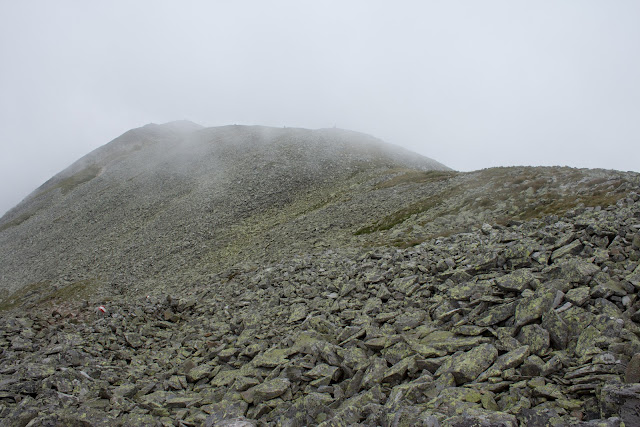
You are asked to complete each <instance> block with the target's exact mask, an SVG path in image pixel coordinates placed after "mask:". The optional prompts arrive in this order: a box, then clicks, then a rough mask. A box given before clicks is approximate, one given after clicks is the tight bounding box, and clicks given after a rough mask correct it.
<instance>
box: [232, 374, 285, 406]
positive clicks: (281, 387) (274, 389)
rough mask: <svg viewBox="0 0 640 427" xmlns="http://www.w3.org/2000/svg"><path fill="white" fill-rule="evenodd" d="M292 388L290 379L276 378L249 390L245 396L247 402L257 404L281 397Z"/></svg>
mask: <svg viewBox="0 0 640 427" xmlns="http://www.w3.org/2000/svg"><path fill="white" fill-rule="evenodd" d="M290 386H291V382H290V381H289V380H288V379H286V378H274V379H272V380H268V381H265V382H263V383H262V384H259V385H257V386H255V387H253V388H251V389H249V390H247V391H246V392H244V393H243V396H246V400H249V401H250V402H251V403H253V404H256V403H260V402H264V401H265V400H271V399H274V398H276V397H278V396H281V395H282V394H284V392H285V391H287V390H288V389H289V387H290Z"/></svg>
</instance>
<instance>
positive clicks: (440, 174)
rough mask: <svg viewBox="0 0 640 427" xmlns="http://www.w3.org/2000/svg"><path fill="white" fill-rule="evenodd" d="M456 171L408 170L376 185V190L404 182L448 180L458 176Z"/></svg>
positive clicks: (417, 182)
mask: <svg viewBox="0 0 640 427" xmlns="http://www.w3.org/2000/svg"><path fill="white" fill-rule="evenodd" d="M457 174H458V172H454V171H427V172H422V171H407V172H404V173H403V174H401V175H396V176H394V177H393V178H391V179H388V180H386V181H383V182H380V183H378V184H376V186H375V187H374V188H375V189H376V190H381V189H383V188H391V187H395V186H397V185H402V184H426V183H432V182H439V181H446V180H448V179H450V178H453V177H454V176H456V175H457Z"/></svg>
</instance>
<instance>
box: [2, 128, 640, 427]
mask: <svg viewBox="0 0 640 427" xmlns="http://www.w3.org/2000/svg"><path fill="white" fill-rule="evenodd" d="M639 188H640V175H639V174H636V173H630V172H618V171H608V170H589V169H572V168H566V167H544V168H543V167H539V168H534V167H508V168H492V169H485V170H481V171H475V172H469V173H461V172H456V171H452V170H450V169H449V168H447V167H445V166H444V165H442V164H440V163H437V162H435V161H433V160H431V159H428V158H425V157H422V156H419V155H416V154H414V153H410V152H407V151H404V150H402V149H400V148H398V147H394V146H391V145H388V144H385V143H383V142H382V141H379V140H377V139H375V138H373V137H370V136H367V135H363V134H359V133H355V132H350V131H345V130H339V129H324V130H315V131H311V130H304V129H275V128H264V127H245V126H226V127H221V128H202V127H200V126H198V125H196V124H193V123H190V122H172V123H168V124H165V125H147V126H145V127H142V128H139V129H134V130H131V131H129V132H127V133H125V134H123V135H122V136H120V137H119V138H116V139H115V140H113V141H112V142H110V143H109V144H107V145H105V146H103V147H101V148H99V149H98V150H95V151H94V152H92V153H90V154H88V155H87V156H85V157H84V158H82V159H80V160H79V161H78V162H76V163H74V164H73V165H72V166H70V167H69V168H68V169H66V170H65V171H63V172H61V173H60V174H58V175H56V176H55V177H53V178H52V179H51V180H49V181H48V182H46V183H45V184H43V185H42V186H41V187H40V188H38V189H37V190H36V191H35V192H34V193H32V194H31V195H30V196H29V197H27V198H26V199H25V200H24V201H23V202H22V203H20V204H19V205H18V206H16V207H15V208H14V209H12V210H11V211H10V212H8V213H7V214H6V215H5V216H4V217H3V218H2V219H0V259H2V264H1V266H0V280H1V281H0V290H1V292H2V294H0V310H2V311H1V312H0V313H1V317H0V350H1V353H0V360H1V361H2V362H1V363H0V365H1V366H4V368H1V369H0V418H4V419H5V420H7V421H6V422H7V423H8V424H7V425H12V426H13V425H16V426H18V425H19V426H24V425H27V424H28V425H29V426H44V425H85V426H103V425H104V426H107V425H109V426H112V425H122V426H127V425H148V426H155V425H167V426H168V425H186V426H200V425H206V426H214V425H215V426H222V425H227V426H231V425H235V426H243V425H244V426H257V425H281V426H304V425H323V426H325V427H327V426H347V425H363V426H377V425H383V426H414V425H424V426H476V425H477V426H518V425H576V426H578V425H580V426H596V425H597V426H620V425H622V424H621V423H622V421H624V422H625V423H626V425H634V423H635V422H636V421H638V420H640V413H639V412H638V410H637V402H638V401H640V400H639V399H640V386H639V385H638V384H637V383H638V382H640V301H638V298H637V289H638V288H640V267H639V261H640V196H638V194H637V191H638V189H639ZM100 306H102V307H103V308H104V311H105V312H102V311H100V310H98V309H97V308H98V307H100Z"/></svg>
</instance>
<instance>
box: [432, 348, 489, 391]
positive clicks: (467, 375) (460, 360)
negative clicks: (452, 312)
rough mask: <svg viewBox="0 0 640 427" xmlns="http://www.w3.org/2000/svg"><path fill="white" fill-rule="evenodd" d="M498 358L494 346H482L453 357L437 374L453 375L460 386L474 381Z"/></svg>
mask: <svg viewBox="0 0 640 427" xmlns="http://www.w3.org/2000/svg"><path fill="white" fill-rule="evenodd" d="M497 357H498V350H497V349H496V348H495V347H494V346H493V345H492V344H481V345H479V346H477V347H475V348H473V349H471V350H469V351H466V352H460V353H456V354H454V355H453V356H451V357H450V358H449V359H448V361H447V362H445V363H444V364H443V365H442V366H441V367H440V368H439V369H438V371H437V372H436V373H435V375H436V376H438V375H441V374H443V373H445V372H448V373H451V374H452V375H453V376H454V378H455V380H456V383H457V384H458V385H460V384H465V383H468V382H471V381H474V380H475V379H476V378H477V377H478V376H479V375H480V374H481V373H482V372H484V371H485V370H486V369H487V368H489V366H491V365H492V364H493V362H494V361H495V360H496V359H497Z"/></svg>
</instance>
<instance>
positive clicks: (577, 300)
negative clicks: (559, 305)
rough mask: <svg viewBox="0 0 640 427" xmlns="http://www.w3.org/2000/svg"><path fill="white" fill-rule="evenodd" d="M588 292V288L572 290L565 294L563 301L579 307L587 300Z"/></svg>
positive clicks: (582, 287) (589, 289)
mask: <svg viewBox="0 0 640 427" xmlns="http://www.w3.org/2000/svg"><path fill="white" fill-rule="evenodd" d="M590 292H591V288H590V287H588V286H581V287H579V288H573V289H571V290H569V291H568V292H567V293H566V294H565V296H564V299H565V300H567V301H569V302H570V303H572V304H575V305H578V306H581V305H583V304H584V303H586V302H587V301H588V300H589V294H590Z"/></svg>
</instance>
